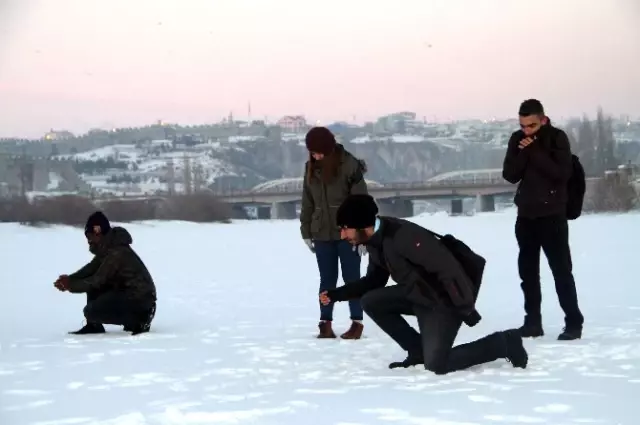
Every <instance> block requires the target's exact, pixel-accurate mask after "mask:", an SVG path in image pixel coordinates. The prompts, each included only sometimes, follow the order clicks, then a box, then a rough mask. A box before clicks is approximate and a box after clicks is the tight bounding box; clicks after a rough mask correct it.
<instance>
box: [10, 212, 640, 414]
mask: <svg viewBox="0 0 640 425" xmlns="http://www.w3.org/2000/svg"><path fill="white" fill-rule="evenodd" d="M415 220H416V221H418V222H419V223H421V224H424V225H427V226H429V227H431V228H432V229H433V230H436V231H438V232H452V233H454V234H455V235H457V236H459V237H461V238H462V239H464V240H465V241H466V242H468V243H469V244H470V245H471V246H472V247H473V248H475V249H476V250H478V251H479V252H480V253H482V254H484V255H485V256H486V257H487V258H488V260H489V263H488V267H487V272H486V277H485V281H484V286H483V290H482V291H481V294H480V300H479V305H478V309H479V311H480V313H481V314H482V315H483V318H484V319H483V321H482V322H481V323H480V324H479V325H478V326H476V327H475V328H473V329H470V328H468V327H463V329H462V331H461V334H460V336H459V338H458V342H464V341H468V340H470V339H474V338H476V337H479V336H482V335H484V334H486V333H489V332H492V331H495V330H498V329H504V328H508V327H517V326H519V325H520V324H521V321H522V295H521V292H520V287H519V280H518V275H517V269H516V255H517V246H516V242H515V239H514V236H513V224H514V220H515V216H514V213H513V212H512V211H507V212H503V213H493V214H487V215H479V216H476V217H456V218H450V217H447V216H442V215H437V216H427V217H419V218H415ZM127 227H128V229H129V230H130V231H131V233H132V234H133V238H134V248H135V249H136V250H137V251H138V252H139V254H140V255H141V256H142V258H143V259H144V260H145V261H146V263H147V265H148V267H149V268H150V270H151V272H152V274H153V275H154V277H155V279H156V284H157V286H158V296H159V304H158V312H157V316H156V320H155V322H154V326H153V327H152V332H151V333H149V334H145V335H140V336H137V337H132V336H130V335H129V334H127V333H124V332H122V330H121V328H118V327H109V328H108V331H109V333H107V334H105V335H99V336H84V337H83V336H70V335H67V331H69V330H75V329H77V328H79V327H80V326H82V321H83V317H82V307H83V305H84V296H82V295H71V294H65V293H60V292H58V291H56V290H55V289H54V288H53V286H52V283H53V281H54V280H55V279H56V277H57V276H58V275H59V274H61V273H66V272H71V271H74V270H75V269H77V268H78V267H79V266H81V265H82V264H84V263H85V262H86V261H88V260H89V259H90V254H89V253H88V251H87V249H86V243H85V240H84V236H83V235H82V232H81V231H80V230H78V229H70V228H49V229H32V228H27V227H20V226H17V225H13V224H2V225H0V255H1V257H0V258H1V259H2V261H1V266H0V290H1V295H0V323H2V325H1V326H2V329H1V331H0V344H1V345H0V424H2V425H24V424H31V425H36V424H38V425H74V424H111V425H144V424H154V425H155V424H158V425H192V424H264V425H287V424H296V425H298V424H299V425H304V424H314V425H315V424H318V425H373V424H389V425H396V424H397V425H480V424H507V425H518V424H550V425H565V424H566V425H569V424H611V425H617V424H624V425H635V424H638V423H640V422H639V420H638V419H636V418H635V416H636V409H635V407H636V406H635V405H634V403H636V402H637V400H638V394H640V361H639V359H640V289H638V288H639V286H640V281H638V277H637V273H636V271H637V270H638V267H639V263H638V261H639V259H640V255H639V254H638V243H639V241H640V215H622V216H592V217H583V218H580V219H579V220H577V221H576V222H572V223H571V232H572V234H571V242H572V247H573V254H574V264H575V274H576V280H577V283H578V292H579V296H580V300H581V307H582V309H583V312H584V314H585V316H586V323H585V333H584V339H582V340H581V341H577V342H562V343H560V342H558V341H556V336H557V334H558V333H559V332H560V331H561V328H562V325H563V322H562V314H561V311H560V309H559V307H558V304H557V299H556V295H555V291H554V287H553V282H552V279H551V276H550V273H549V270H548V267H547V265H546V263H545V262H544V260H543V268H542V276H543V280H544V284H543V285H544V323H545V331H546V333H547V335H546V336H545V337H544V338H542V339H539V340H535V341H526V347H527V349H528V350H529V352H530V361H529V368H528V369H526V370H521V369H513V368H512V367H511V366H510V365H509V364H508V363H507V362H506V361H497V362H494V363H491V364H489V365H486V366H484V367H478V368H475V369H473V370H470V371H465V372H458V373H453V374H450V375H447V376H435V375H433V374H431V373H429V372H426V371H425V370H424V369H422V368H412V369H407V370H393V371H392V370H389V369H387V364H388V363H389V362H390V361H392V360H402V359H403V358H404V353H403V352H402V351H401V350H400V349H399V348H398V347H396V346H395V345H394V344H393V343H392V341H391V340H390V339H389V338H387V337H386V336H385V335H383V334H382V333H381V332H380V331H379V330H378V329H376V328H375V327H374V326H373V325H371V322H370V321H367V320H366V319H365V336H366V338H365V339H363V340H360V341H341V340H316V339H315V338H314V336H315V333H316V331H317V328H316V325H317V316H318V313H317V301H316V300H317V298H316V295H317V286H318V276H317V269H316V264H315V258H314V256H313V255H312V254H311V253H309V251H308V250H307V249H306V247H305V246H304V244H303V243H302V241H301V240H300V237H299V233H298V223H297V222H296V221H289V222H286V221H281V222H258V221H254V222H246V223H243V222H239V223H234V224H231V225H197V224H189V223H144V224H136V225H130V226H127ZM365 267H366V260H365V261H364V262H363V270H364V268H365ZM347 318H348V314H347V306H346V304H341V305H339V306H338V308H337V312H336V328H337V331H342V330H343V329H346V327H347V326H348V320H347ZM634 394H635V395H634Z"/></svg>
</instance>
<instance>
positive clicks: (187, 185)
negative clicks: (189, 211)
mask: <svg viewBox="0 0 640 425" xmlns="http://www.w3.org/2000/svg"><path fill="white" fill-rule="evenodd" d="M183 173H184V176H183V184H184V193H185V194H187V195H191V193H193V190H192V189H193V176H192V174H191V158H189V157H188V156H187V155H186V154H185V155H184V170H183Z"/></svg>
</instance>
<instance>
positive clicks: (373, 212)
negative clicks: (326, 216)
mask: <svg viewBox="0 0 640 425" xmlns="http://www.w3.org/2000/svg"><path fill="white" fill-rule="evenodd" d="M377 215H378V205H376V201H375V200H374V199H373V197H371V195H349V196H348V197H347V198H346V199H345V200H344V201H343V202H342V205H340V207H339V208H338V212H337V213H336V221H337V225H338V227H346V228H348V229H366V228H367V227H372V226H374V225H375V224H376V216H377Z"/></svg>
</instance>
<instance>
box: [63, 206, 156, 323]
mask: <svg viewBox="0 0 640 425" xmlns="http://www.w3.org/2000/svg"><path fill="white" fill-rule="evenodd" d="M85 236H86V237H87V242H88V243H89V251H90V252H91V253H92V254H93V255H94V257H93V259H92V260H91V262H89V263H88V264H87V265H85V266H84V267H82V268H81V269H80V270H78V271H77V272H75V273H72V274H70V275H62V276H60V277H59V278H58V280H57V281H56V282H55V283H54V286H55V287H56V288H57V289H59V290H60V291H68V292H71V293H83V292H84V293H86V294H87V305H86V307H85V308H84V316H85V319H86V320H87V324H86V325H85V326H84V327H83V328H81V329H80V330H77V331H75V332H70V333H72V334H76V335H82V334H96V333H104V332H105V329H104V326H103V324H110V325H124V330H125V331H127V332H131V333H132V334H133V335H137V334H140V333H144V332H148V331H149V329H150V327H151V321H152V320H153V317H154V316H155V311H156V287H155V284H154V282H153V279H152V278H151V275H150V274H149V271H148V270H147V268H146V266H145V265H144V263H143V262H142V260H141V259H140V257H138V255H137V254H136V252H135V251H134V250H133V249H132V248H131V243H132V242H133V240H132V238H131V235H130V234H129V232H128V231H127V230H126V229H124V228H123V227H113V228H112V227H111V225H110V223H109V220H108V219H107V217H105V215H104V214H103V213H101V212H99V211H98V212H96V213H94V214H92V215H91V216H90V217H89V219H88V220H87V224H86V226H85Z"/></svg>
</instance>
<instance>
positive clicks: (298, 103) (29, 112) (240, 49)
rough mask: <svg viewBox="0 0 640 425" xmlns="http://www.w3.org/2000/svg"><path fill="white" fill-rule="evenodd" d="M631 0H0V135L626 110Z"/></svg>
mask: <svg viewBox="0 0 640 425" xmlns="http://www.w3.org/2000/svg"><path fill="white" fill-rule="evenodd" d="M637 5H638V1H637V0H555V1H554V0H538V1H525V0H368V1H367V0H253V1H251V0H135V1H134V0H40V1H37V0H0V136H10V135H15V136H29V137H32V136H35V137H39V136H41V135H42V134H43V133H44V132H45V131H47V130H48V129H50V128H55V129H69V130H71V131H74V132H84V131H86V130H88V129H90V128H92V127H103V128H107V127H111V126H128V125H141V124H147V123H151V122H153V121H155V120H158V119H163V120H166V121H169V122H180V123H204V122H214V121H217V120H219V119H220V118H221V117H222V116H224V115H227V114H228V113H229V111H233V113H234V115H235V116H236V117H238V118H246V116H247V103H248V102H249V101H250V102H251V106H252V115H253V118H263V117H264V116H268V117H269V118H270V119H272V120H275V119H277V118H279V117H280V116H282V115H285V114H305V115H306V116H307V117H308V118H309V119H310V120H314V121H315V120H321V122H328V121H332V120H351V119H352V117H353V116H354V115H355V116H356V119H357V121H358V122H362V121H364V120H369V119H372V118H374V117H376V116H378V115H382V114H386V113H389V112H394V111H398V110H411V111H415V112H417V113H418V114H419V115H420V116H426V117H427V118H428V119H432V118H433V117H434V116H435V117H437V118H438V119H439V120H445V119H448V118H450V117H452V118H490V117H492V116H495V117H500V118H504V117H511V116H514V115H515V113H516V112H517V107H518V104H519V102H520V101H521V100H523V99H525V98H528V97H537V98H539V99H541V100H542V101H543V103H544V104H545V106H546V107H547V111H548V113H549V114H550V115H551V116H552V117H553V116H556V117H560V116H569V115H574V114H580V113H582V112H589V113H593V112H595V109H596V107H597V106H598V105H601V106H603V107H604V108H605V110H606V111H608V112H611V113H614V114H621V113H630V114H632V115H633V116H638V115H640V25H638V23H639V22H640V7H638V6H637Z"/></svg>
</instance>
